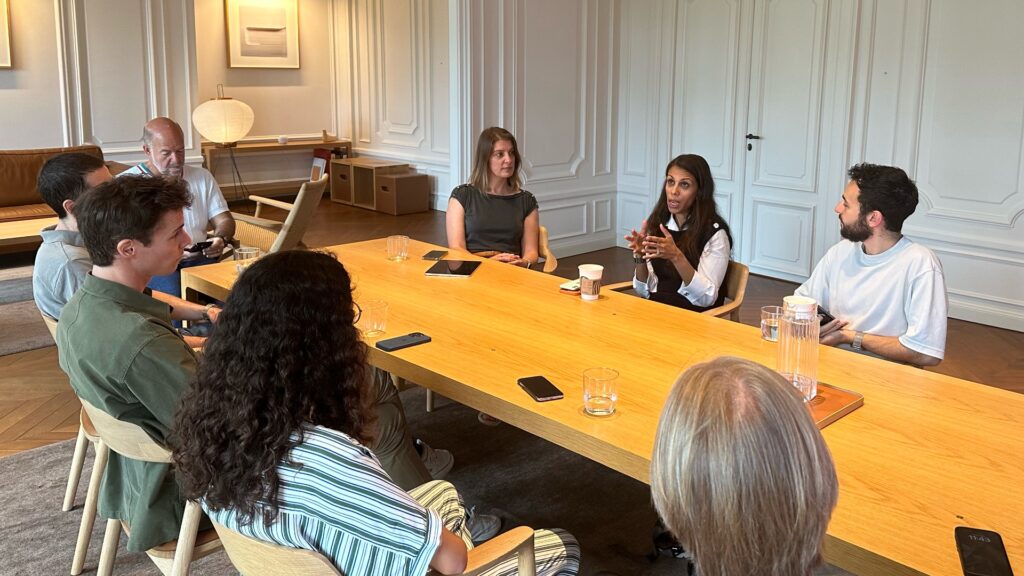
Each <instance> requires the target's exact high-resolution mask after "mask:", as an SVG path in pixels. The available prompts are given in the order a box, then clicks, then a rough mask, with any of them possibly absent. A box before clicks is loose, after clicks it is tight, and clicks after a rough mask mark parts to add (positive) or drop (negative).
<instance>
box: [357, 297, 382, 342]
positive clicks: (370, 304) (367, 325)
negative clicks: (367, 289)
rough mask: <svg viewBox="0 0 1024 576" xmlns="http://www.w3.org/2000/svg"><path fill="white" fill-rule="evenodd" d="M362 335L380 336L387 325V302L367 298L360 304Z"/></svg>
mask: <svg viewBox="0 0 1024 576" xmlns="http://www.w3.org/2000/svg"><path fill="white" fill-rule="evenodd" d="M361 307H362V309H363V315H362V318H361V319H362V324H363V336H380V335H381V334H383V333H384V330H385V329H386V328H387V325H388V303H387V302H385V301H383V300H369V301H367V302H366V303H365V304H363V305H362V306H361Z"/></svg>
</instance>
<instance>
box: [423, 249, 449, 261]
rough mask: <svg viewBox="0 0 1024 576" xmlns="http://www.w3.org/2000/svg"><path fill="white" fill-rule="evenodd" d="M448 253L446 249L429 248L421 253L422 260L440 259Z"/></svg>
mask: <svg viewBox="0 0 1024 576" xmlns="http://www.w3.org/2000/svg"><path fill="white" fill-rule="evenodd" d="M447 255H448V251H447V250H431V251H430V252H427V253H426V254H424V255H423V259H424V260H440V259H441V258H444V257H445V256H447Z"/></svg>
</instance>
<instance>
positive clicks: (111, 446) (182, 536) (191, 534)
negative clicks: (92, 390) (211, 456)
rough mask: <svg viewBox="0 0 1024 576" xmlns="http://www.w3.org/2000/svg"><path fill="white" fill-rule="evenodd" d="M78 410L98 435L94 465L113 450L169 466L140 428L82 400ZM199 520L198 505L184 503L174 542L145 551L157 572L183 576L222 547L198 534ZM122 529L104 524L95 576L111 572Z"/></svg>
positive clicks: (212, 536)
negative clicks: (80, 410) (200, 559)
mask: <svg viewBox="0 0 1024 576" xmlns="http://www.w3.org/2000/svg"><path fill="white" fill-rule="evenodd" d="M82 406H83V408H84V409H85V412H86V414H88V415H89V418H90V419H91V420H92V421H93V423H94V424H95V426H96V430H97V432H99V437H100V439H99V442H97V443H96V461H97V462H100V461H101V458H102V461H103V463H104V464H105V463H106V459H107V454H108V451H109V450H113V451H114V452H117V453H118V454H120V455H121V456H124V457H125V458H131V459H133V460H141V461H143V462H157V463H170V462H172V458H171V453H170V452H169V451H168V450H167V449H166V448H164V447H163V446H160V445H159V444H157V443H156V442H154V441H153V439H152V438H150V437H149V435H148V434H146V432H145V431H144V430H143V429H142V428H140V427H138V426H136V425H135V424H131V423H129V422H122V421H121V420H118V419H116V418H114V417H113V416H111V415H110V414H107V413H106V412H104V411H103V410H100V409H99V408H97V407H95V406H93V405H92V404H90V403H89V402H87V401H85V400H82ZM104 467H105V466H103V467H98V468H97V469H99V470H100V471H101V473H100V475H99V477H97V474H96V473H95V470H94V473H93V478H92V480H91V481H92V482H94V483H95V485H97V486H98V485H99V482H100V480H101V479H102V470H103V468H104ZM201 519H202V511H201V510H200V508H199V504H197V503H195V502H192V501H189V502H186V503H185V513H184V515H183V517H182V522H181V530H180V531H179V532H178V539H177V540H173V541H171V542H166V543H164V544H161V545H159V546H156V547H154V548H150V549H149V550H147V551H146V554H147V555H149V557H150V559H151V560H153V563H154V564H156V566H157V568H159V569H160V572H162V573H163V574H171V575H172V576H180V575H186V574H188V570H189V564H190V563H191V562H192V560H196V559H198V558H202V557H203V556H206V555H208V554H210V553H212V552H215V551H217V550H220V549H221V547H222V545H221V542H220V539H218V538H217V533H216V532H215V531H213V530H204V531H203V532H202V533H198V527H199V521H200V520H201ZM122 527H123V528H124V530H125V532H126V533H127V532H128V531H129V529H130V527H129V526H122V523H121V522H120V521H119V520H115V519H110V520H107V529H106V533H105V534H104V535H103V549H102V550H101V552H100V564H99V567H98V568H97V569H96V573H97V574H98V575H99V576H109V575H110V573H111V572H112V570H113V567H114V558H115V556H116V555H117V545H118V541H119V540H120V537H121V529H122Z"/></svg>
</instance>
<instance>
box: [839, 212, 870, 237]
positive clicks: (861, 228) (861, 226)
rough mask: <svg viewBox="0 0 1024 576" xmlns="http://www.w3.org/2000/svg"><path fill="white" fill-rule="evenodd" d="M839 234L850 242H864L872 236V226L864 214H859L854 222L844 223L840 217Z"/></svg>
mask: <svg viewBox="0 0 1024 576" xmlns="http://www.w3.org/2000/svg"><path fill="white" fill-rule="evenodd" d="M839 235H840V236H842V237H843V238H846V239H847V240H849V241H850V242H863V241H865V240H867V239H868V238H870V237H871V228H870V227H869V226H868V223H867V220H866V219H865V218H864V217H863V216H859V217H858V218H857V220H856V221H855V222H854V223H853V224H849V225H847V224H844V223H843V219H842V218H840V219H839Z"/></svg>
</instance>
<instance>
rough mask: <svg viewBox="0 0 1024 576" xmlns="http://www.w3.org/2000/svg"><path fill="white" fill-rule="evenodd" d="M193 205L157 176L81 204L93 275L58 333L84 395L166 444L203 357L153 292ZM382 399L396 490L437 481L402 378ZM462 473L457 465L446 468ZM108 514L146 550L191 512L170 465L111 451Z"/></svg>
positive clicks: (379, 448) (380, 432)
mask: <svg viewBox="0 0 1024 576" xmlns="http://www.w3.org/2000/svg"><path fill="white" fill-rule="evenodd" d="M190 198H191V196H190V194H189V191H188V188H187V184H186V183H185V182H184V181H183V180H181V179H177V178H175V179H166V178H162V177H146V176H122V177H120V178H117V179H115V180H113V181H110V182H107V183H104V184H101V185H100V186H98V187H96V188H95V189H93V190H90V191H88V192H86V193H85V194H83V195H82V196H80V197H79V200H78V203H77V204H76V206H75V216H76V217H77V220H78V228H79V231H80V232H81V234H82V238H83V240H84V242H85V247H86V249H87V250H88V252H89V257H90V259H91V260H92V264H93V267H92V274H91V275H89V276H88V277H87V278H86V279H85V281H84V282H83V283H82V285H81V287H80V288H79V289H78V291H77V292H76V293H75V295H74V296H73V297H72V298H71V300H69V301H68V302H67V304H65V305H64V309H63V311H62V312H61V316H60V322H59V323H58V325H57V350H58V356H59V358H60V365H61V368H63V369H64V371H65V372H66V373H67V374H68V377H69V378H70V379H71V385H72V387H73V388H74V389H75V392H76V393H77V394H78V396H79V397H81V398H82V399H83V400H86V401H87V402H89V403H90V404H92V405H93V406H96V407H97V408H99V409H101V410H103V411H105V412H107V413H108V414H110V415H112V416H113V417H115V418H117V419H118V420H123V421H125V422H131V423H133V424H136V425H138V426H140V427H141V428H142V429H143V430H145V431H146V433H147V434H149V436H150V437H151V438H153V440H155V441H156V442H158V443H160V444H162V445H165V446H166V445H168V436H169V435H170V433H171V426H172V424H173V422H174V413H175V411H176V410H177V407H178V401H179V399H180V398H181V396H182V394H183V393H184V391H185V389H186V387H187V386H188V385H189V382H190V381H191V379H192V377H193V375H194V373H195V371H196V366H197V357H196V355H195V353H194V352H193V351H192V349H191V348H190V347H189V346H188V345H187V344H186V343H185V341H184V340H183V339H182V338H181V336H179V335H178V333H177V332H176V331H175V330H174V327H173V326H172V325H171V317H170V308H169V306H168V305H167V304H166V303H163V302H161V301H159V300H156V299H154V298H152V297H151V296H150V295H149V294H148V290H147V288H146V284H147V283H148V282H149V280H150V278H151V277H152V276H156V275H160V274H167V273H169V272H171V271H174V270H175V268H176V267H177V265H178V261H179V259H180V258H181V254H182V250H183V249H184V248H185V246H188V245H189V244H191V243H192V240H191V238H189V236H188V233H187V232H185V230H184V216H183V211H182V210H183V208H185V207H186V206H188V205H189V201H190ZM381 374H382V375H383V376H386V374H384V373H381ZM374 390H375V391H376V412H377V435H376V436H377V438H376V441H375V443H374V446H373V447H372V448H373V450H374V452H375V453H376V454H377V455H378V457H379V458H380V460H381V462H382V463H383V465H384V468H385V470H386V471H387V472H388V473H389V475H391V476H392V477H393V478H395V480H396V482H402V481H404V482H405V483H406V484H409V485H410V487H411V486H416V485H419V484H422V483H425V482H427V481H429V480H430V479H431V474H430V472H431V471H428V470H427V468H426V467H425V466H424V462H423V461H421V460H420V456H419V455H418V454H417V452H416V449H415V447H414V446H413V443H412V439H411V437H410V436H409V432H408V430H407V428H406V425H405V414H404V412H403V411H402V407H401V402H400V401H399V399H398V395H397V393H396V392H395V391H394V387H393V386H392V385H391V383H390V380H386V381H385V379H383V378H380V377H378V378H375V379H374ZM434 452H435V453H437V452H444V451H441V450H437V451H434ZM448 458H449V459H450V458H451V456H450V455H449V456H448ZM450 468H451V463H450V461H449V463H448V464H447V467H446V468H442V470H443V471H444V472H446V471H447V469H450ZM98 509H99V513H100V515H102V516H103V517H105V518H117V519H120V520H124V521H125V522H126V523H127V524H128V526H129V527H130V530H131V537H130V538H129V540H128V549H129V550H131V551H134V552H141V551H145V550H148V549H150V548H152V547H153V546H157V545H160V544H163V543H164V542H167V541H170V540H174V539H175V538H177V537H178V530H179V528H180V525H181V516H182V513H183V511H184V509H185V503H184V499H183V498H182V497H181V495H180V494H179V491H178V485H177V482H176V480H175V478H174V474H173V471H172V470H171V469H170V466H169V465H167V464H151V463H146V462H138V461H134V460H130V459H127V458H121V457H120V456H119V455H117V454H114V453H111V454H110V458H109V460H108V461H107V469H106V473H105V474H104V477H103V484H102V486H101V487H100V493H99V506H98ZM481 516H483V515H481Z"/></svg>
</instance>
